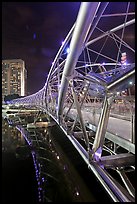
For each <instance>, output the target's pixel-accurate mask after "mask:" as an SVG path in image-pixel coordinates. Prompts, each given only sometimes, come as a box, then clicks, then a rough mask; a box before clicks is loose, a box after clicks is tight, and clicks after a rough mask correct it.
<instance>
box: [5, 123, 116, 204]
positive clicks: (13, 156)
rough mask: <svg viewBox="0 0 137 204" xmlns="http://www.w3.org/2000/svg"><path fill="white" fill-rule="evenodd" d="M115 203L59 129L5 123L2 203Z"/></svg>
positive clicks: (55, 127)
mask: <svg viewBox="0 0 137 204" xmlns="http://www.w3.org/2000/svg"><path fill="white" fill-rule="evenodd" d="M102 200H103V202H106V201H112V200H111V199H110V197H109V196H108V195H107V194H106V192H105V191H104V189H103V187H102V186H101V185H100V183H99V182H98V181H97V179H96V178H95V176H93V175H92V173H91V172H90V171H89V169H88V167H87V165H86V164H85V162H84V161H83V160H82V159H81V157H80V155H79V154H78V152H77V151H76V150H75V149H74V147H73V146H72V144H71V143H70V141H68V140H66V138H65V136H64V134H63V132H61V130H60V129H59V127H57V126H54V127H51V128H48V129H43V128H41V129H40V128H39V129H29V131H28V130H27V129H26V128H25V126H24V127H22V126H17V128H16V127H15V126H10V125H9V124H8V123H7V121H5V120H2V203H46V202H98V201H99V202H101V201H102Z"/></svg>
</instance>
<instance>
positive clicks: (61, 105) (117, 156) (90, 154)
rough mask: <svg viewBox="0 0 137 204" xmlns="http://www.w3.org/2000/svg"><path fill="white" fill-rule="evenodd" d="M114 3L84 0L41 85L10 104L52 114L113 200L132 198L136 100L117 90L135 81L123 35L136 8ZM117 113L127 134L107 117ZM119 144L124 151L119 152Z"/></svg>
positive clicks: (131, 51) (131, 50)
mask: <svg viewBox="0 0 137 204" xmlns="http://www.w3.org/2000/svg"><path fill="white" fill-rule="evenodd" d="M118 3H119V2H110V3H109V2H82V3H81V6H80V10H79V13H78V16H77V19H76V22H75V24H74V25H73V27H72V28H71V30H70V32H69V33H68V35H67V36H66V38H65V40H64V42H63V43H62V45H61V47H60V49H59V51H58V53H57V55H56V57H55V59H54V61H53V63H52V66H51V69H50V71H49V74H48V78H47V81H46V83H45V86H44V87H43V88H42V89H41V90H39V91H38V92H37V93H35V94H32V95H30V96H27V97H24V98H20V99H15V100H13V101H10V103H9V104H10V105H23V106H29V107H34V106H35V107H37V108H39V109H40V110H42V111H43V112H45V113H46V114H48V115H49V116H50V117H51V118H53V119H54V120H55V121H56V122H57V124H58V125H59V126H60V127H61V128H62V130H63V131H64V133H65V134H66V136H67V137H68V139H69V140H70V141H71V142H72V144H73V145H74V146H75V148H76V149H77V150H78V152H79V153H80V154H81V156H82V157H83V159H84V160H85V162H86V163H87V165H88V167H89V169H90V170H91V171H92V172H93V173H94V174H95V176H96V177H97V178H98V180H99V181H100V182H101V183H102V185H103V186H104V188H105V189H106V191H107V192H108V194H109V195H110V197H111V198H112V200H113V201H123V202H128V201H134V199H135V192H134V191H135V190H134V187H133V185H132V184H131V182H130V181H129V179H128V177H127V176H126V168H127V167H128V168H130V170H131V171H132V170H134V156H135V151H134V150H135V134H134V118H135V113H134V102H135V101H134V97H130V95H129V96H124V94H123V95H122V94H121V93H122V92H124V91H125V90H130V87H132V86H134V84H135V63H134V61H135V59H134V53H135V50H134V42H133V44H132V45H131V44H129V43H128V42H127V41H126V39H128V37H127V36H132V37H133V36H134V29H135V27H134V26H135V19H134V14H135V13H134V11H133V10H132V11H131V6H132V3H133V2H123V5H124V6H123V8H121V10H122V9H123V10H122V12H120V13H114V12H113V13H109V12H108V11H111V8H112V5H113V4H115V6H116V4H117V6H118ZM115 19H116V20H115ZM111 22H112V23H111ZM113 24H114V26H113ZM133 39H134V38H133ZM122 53H126V54H127V56H129V61H128V62H127V61H126V60H125V62H124V63H123V62H121V56H122ZM127 58H128V57H127ZM127 60H128V59H127ZM116 101H122V103H121V104H120V103H116ZM87 110H88V111H87ZM86 112H88V116H85V113H86ZM120 112H121V114H120ZM117 113H118V115H119V119H121V120H123V118H122V117H125V119H126V121H128V122H129V123H128V124H130V128H131V134H130V137H129V138H128V139H127V138H124V137H123V135H117V132H116V131H115V130H114V131H113V130H112V129H111V127H109V124H110V125H111V126H114V124H113V122H112V123H111V122H110V118H111V117H112V116H114V115H115V117H116V114H117ZM87 117H90V121H89V120H88V119H87ZM117 117H118V116H117ZM120 117H121V118H120ZM91 121H92V122H91ZM119 126H121V124H120V123H119ZM127 127H128V126H127ZM117 129H118V127H117ZM123 134H124V133H123ZM121 147H122V148H123V149H124V150H126V152H124V153H123V152H121V151H120V152H119V151H118V150H119V149H120V148H121ZM104 151H106V152H108V155H107V156H104V155H103V152H104ZM110 168H111V169H115V171H117V172H118V174H119V175H120V177H121V179H122V181H123V183H124V186H125V188H124V187H123V186H121V185H120V184H119V183H118V181H116V180H115V179H114V178H112V177H111V176H110V175H109V173H108V171H107V170H108V169H110Z"/></svg>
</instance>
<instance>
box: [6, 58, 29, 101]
mask: <svg viewBox="0 0 137 204" xmlns="http://www.w3.org/2000/svg"><path fill="white" fill-rule="evenodd" d="M26 83H27V70H26V69H25V62H24V61H23V60H21V59H10V60H2V100H4V97H5V96H7V95H11V94H19V96H25V95H26V93H27V84H26Z"/></svg>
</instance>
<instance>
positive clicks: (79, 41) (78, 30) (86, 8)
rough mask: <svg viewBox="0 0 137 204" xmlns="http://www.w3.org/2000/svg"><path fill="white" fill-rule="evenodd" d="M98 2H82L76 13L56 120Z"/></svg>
mask: <svg viewBox="0 0 137 204" xmlns="http://www.w3.org/2000/svg"><path fill="white" fill-rule="evenodd" d="M99 5H100V2H82V3H81V6H80V10H79V13H78V17H77V21H76V25H75V29H74V32H73V35H72V39H71V43H70V52H69V54H68V56H67V59H66V63H65V66H64V70H63V75H62V80H61V87H60V91H59V98H58V119H59V121H60V117H61V115H62V112H63V105H64V100H65V97H66V92H67V89H68V83H69V80H70V79H72V78H73V71H74V69H75V66H76V63H77V61H78V58H79V56H80V54H81V52H82V50H83V48H84V47H83V46H84V42H85V40H86V38H87V35H88V32H89V29H90V27H91V25H92V22H93V20H94V17H95V15H96V13H97V10H98V8H99Z"/></svg>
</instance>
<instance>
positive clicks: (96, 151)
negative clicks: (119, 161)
mask: <svg viewBox="0 0 137 204" xmlns="http://www.w3.org/2000/svg"><path fill="white" fill-rule="evenodd" d="M112 101H113V96H112V97H110V98H108V97H107V96H105V99H104V103H103V107H102V112H101V115H100V118H99V123H98V127H97V131H96V135H95V139H94V143H93V147H92V154H93V158H94V159H95V160H98V159H99V158H100V157H101V154H102V148H103V145H104V139H105V134H106V130H107V124H108V120H109V113H110V108H111V103H112Z"/></svg>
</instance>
